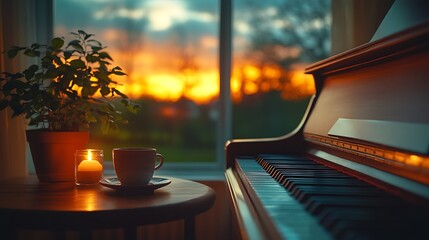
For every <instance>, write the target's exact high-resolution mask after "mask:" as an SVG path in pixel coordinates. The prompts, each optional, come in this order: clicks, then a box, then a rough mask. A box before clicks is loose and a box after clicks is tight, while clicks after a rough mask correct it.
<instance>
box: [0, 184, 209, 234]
mask: <svg viewBox="0 0 429 240" xmlns="http://www.w3.org/2000/svg"><path fill="white" fill-rule="evenodd" d="M167 178H168V179H170V180H171V181H172V182H171V184H169V185H167V186H165V187H163V188H160V189H157V190H155V192H154V193H153V194H150V195H138V194H124V193H120V192H117V191H116V190H114V189H110V188H107V187H104V186H102V185H95V186H92V187H80V186H75V184H74V183H73V182H63V183H42V182H39V181H38V180H37V178H36V176H29V177H27V178H20V179H11V180H6V181H2V182H0V225H2V227H15V228H30V229H52V228H56V229H70V230H72V229H82V228H89V229H96V228H113V227H129V226H130V225H131V226H132V225H134V226H137V225H144V224H153V223H160V222H166V221H172V220H177V219H184V218H188V217H191V216H195V215H196V214H199V213H202V212H204V211H206V210H208V209H209V208H210V207H211V206H212V205H213V203H214V200H215V193H214V191H213V190H212V189H211V188H209V187H207V186H205V185H203V184H200V183H196V182H193V181H188V180H184V179H179V178H170V177H167Z"/></svg>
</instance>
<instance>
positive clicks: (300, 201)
mask: <svg viewBox="0 0 429 240" xmlns="http://www.w3.org/2000/svg"><path fill="white" fill-rule="evenodd" d="M306 72H307V73H308V74H312V75H313V77H314V79H315V83H316V94H315V96H314V97H313V99H312V101H311V103H310V105H309V107H308V109H307V111H306V113H305V116H304V118H303V120H302V122H301V123H300V124H299V126H298V127H297V128H296V130H294V131H293V132H291V133H289V134H287V135H285V136H282V137H278V138H267V139H242V140H231V141H229V142H228V143H227V144H226V158H227V168H226V171H225V176H226V181H227V186H228V191H229V195H230V199H231V202H232V211H233V216H234V218H235V220H236V221H235V223H236V225H237V229H238V232H239V235H240V237H241V238H242V239H429V23H425V24H420V25H417V26H414V27H412V28H409V29H406V30H403V31H401V32H399V33H396V34H392V35H389V36H387V37H384V38H381V39H379V40H377V41H373V42H370V43H367V44H364V45H362V46H360V47H357V48H354V49H352V50H349V51H347V52H344V53H341V54H338V55H335V56H332V57H330V58H328V59H325V60H322V61H320V62H317V63H315V64H313V65H310V66H309V67H308V68H307V69H306Z"/></svg>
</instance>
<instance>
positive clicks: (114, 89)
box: [112, 88, 128, 99]
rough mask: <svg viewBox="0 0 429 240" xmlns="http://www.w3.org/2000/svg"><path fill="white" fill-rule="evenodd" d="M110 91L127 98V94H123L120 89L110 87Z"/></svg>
mask: <svg viewBox="0 0 429 240" xmlns="http://www.w3.org/2000/svg"><path fill="white" fill-rule="evenodd" d="M112 91H113V92H114V93H116V94H118V95H119V96H121V97H122V98H124V99H127V98H128V97H127V95H125V94H123V93H122V92H121V91H119V90H118V89H116V88H112Z"/></svg>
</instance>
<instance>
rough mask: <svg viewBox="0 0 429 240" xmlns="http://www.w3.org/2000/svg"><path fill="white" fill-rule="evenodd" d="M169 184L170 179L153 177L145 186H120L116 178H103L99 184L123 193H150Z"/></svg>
mask: <svg viewBox="0 0 429 240" xmlns="http://www.w3.org/2000/svg"><path fill="white" fill-rule="evenodd" d="M170 183H171V180H170V179H167V178H161V177H153V178H152V179H151V180H150V182H149V183H148V184H146V185H122V184H121V182H119V180H118V178H117V177H108V178H104V179H102V180H101V181H100V184H101V185H103V186H105V187H108V188H112V189H115V190H118V191H124V192H139V193H146V192H147V193H150V192H153V191H154V190H155V189H158V188H161V187H165V186H167V185H168V184H170Z"/></svg>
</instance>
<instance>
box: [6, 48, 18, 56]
mask: <svg viewBox="0 0 429 240" xmlns="http://www.w3.org/2000/svg"><path fill="white" fill-rule="evenodd" d="M18 51H19V50H18V49H17V48H12V49H9V51H7V56H8V57H9V58H14V57H16V55H17V54H18Z"/></svg>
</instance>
